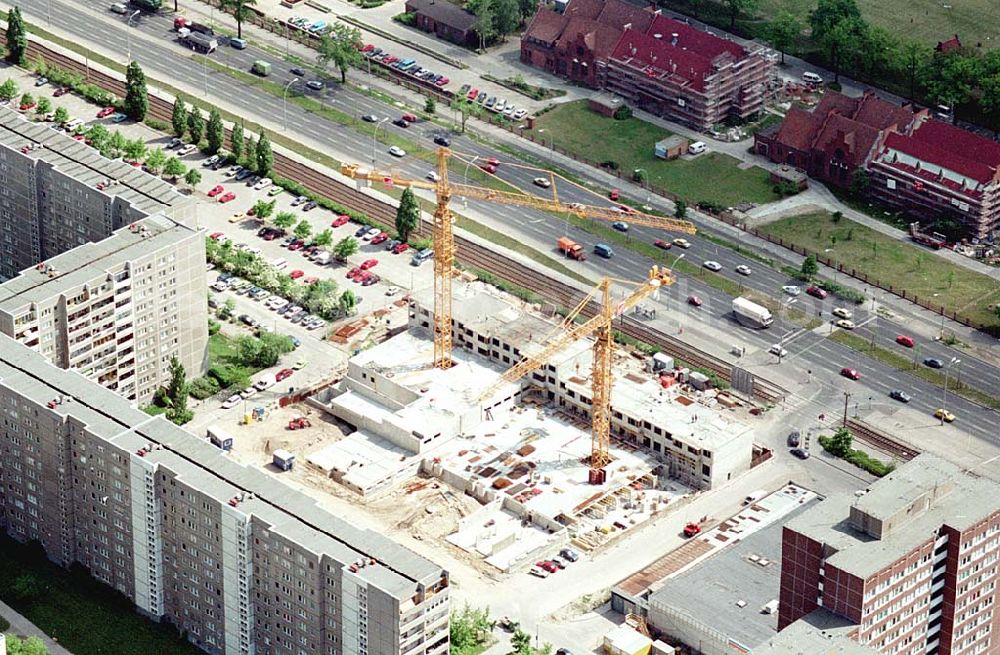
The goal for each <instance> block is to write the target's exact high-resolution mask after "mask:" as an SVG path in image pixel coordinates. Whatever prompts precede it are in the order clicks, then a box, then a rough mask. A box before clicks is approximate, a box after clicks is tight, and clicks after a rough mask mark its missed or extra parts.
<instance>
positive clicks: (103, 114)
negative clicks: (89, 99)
mask: <svg viewBox="0 0 1000 655" xmlns="http://www.w3.org/2000/svg"><path fill="white" fill-rule="evenodd" d="M113 113H115V108H114V107H105V108H104V109H102V110H101V111H99V112H97V117H98V118H107V117H108V116H110V115H111V114H113Z"/></svg>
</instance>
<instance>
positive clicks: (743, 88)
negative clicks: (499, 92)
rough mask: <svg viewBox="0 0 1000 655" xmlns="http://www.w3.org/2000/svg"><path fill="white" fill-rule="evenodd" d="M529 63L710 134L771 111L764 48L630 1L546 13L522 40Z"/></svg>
mask: <svg viewBox="0 0 1000 655" xmlns="http://www.w3.org/2000/svg"><path fill="white" fill-rule="evenodd" d="M521 61H522V62H524V63H526V64H530V65H532V66H535V67H537V68H541V69H544V70H546V71H548V72H550V73H552V74H554V75H559V76H560V77H565V78H567V79H569V80H572V81H574V82H579V83H581V84H586V85H587V86H590V87H593V88H601V89H606V90H608V91H611V92H613V93H615V94H617V95H619V96H621V97H623V98H625V99H626V100H627V101H628V102H629V103H630V104H631V105H633V106H636V107H640V108H642V109H645V110H647V111H649V112H652V113H654V114H657V115H660V116H663V117H664V118H668V119H670V120H676V121H679V122H682V123H685V124H687V125H690V126H691V127H694V128H695V129H699V130H703V131H707V130H708V129H710V128H711V127H712V126H713V125H715V124H717V123H720V122H722V121H724V120H727V119H737V120H743V119H747V118H750V117H752V116H754V115H755V114H757V113H759V112H760V111H761V110H763V108H764V96H765V91H766V89H767V82H768V80H769V79H770V77H771V75H772V69H773V63H772V62H771V60H770V59H768V58H767V57H766V56H765V50H764V48H763V47H761V46H759V45H757V44H754V43H752V42H750V43H746V44H742V45H741V44H740V43H737V42H736V41H733V40H730V39H729V38H723V37H719V36H715V35H714V34H711V33H709V32H705V31H702V30H699V29H697V28H694V27H692V26H691V25H689V24H687V23H685V22H682V21H679V20H676V19H673V18H667V17H664V16H662V15H660V12H659V11H654V10H652V9H649V8H645V7H638V6H636V5H633V4H630V3H628V2H624V1H623V0H571V1H570V2H569V4H568V5H567V7H566V9H565V11H563V12H558V11H553V10H551V9H547V8H542V9H539V11H538V12H537V13H536V14H535V17H534V18H533V19H532V21H531V24H530V25H529V26H528V29H527V30H526V31H525V33H524V36H523V37H522V39H521Z"/></svg>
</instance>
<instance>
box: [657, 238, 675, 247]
mask: <svg viewBox="0 0 1000 655" xmlns="http://www.w3.org/2000/svg"><path fill="white" fill-rule="evenodd" d="M653 245H654V246H656V247H657V248H662V249H664V250H670V249H671V248H673V246H674V244H672V243H670V242H669V241H664V240H663V239H657V240H656V241H654V242H653Z"/></svg>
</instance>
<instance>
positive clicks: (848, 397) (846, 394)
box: [844, 391, 852, 428]
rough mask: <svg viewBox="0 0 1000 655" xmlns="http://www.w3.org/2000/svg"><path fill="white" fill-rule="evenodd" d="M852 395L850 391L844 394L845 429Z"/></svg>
mask: <svg viewBox="0 0 1000 655" xmlns="http://www.w3.org/2000/svg"><path fill="white" fill-rule="evenodd" d="M851 395H852V394H851V392H850V391H845V392H844V427H845V428H846V427H847V403H848V402H850V400H851Z"/></svg>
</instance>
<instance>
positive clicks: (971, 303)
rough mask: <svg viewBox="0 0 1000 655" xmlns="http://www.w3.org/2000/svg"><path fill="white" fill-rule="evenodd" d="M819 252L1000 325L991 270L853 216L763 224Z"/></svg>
mask: <svg viewBox="0 0 1000 655" xmlns="http://www.w3.org/2000/svg"><path fill="white" fill-rule="evenodd" d="M760 230H761V231H762V232H766V233H768V234H771V235H773V236H777V237H781V238H782V239H784V240H785V241H790V242H792V243H795V244H796V245H799V246H802V247H804V248H808V249H810V250H812V251H814V252H819V253H823V254H824V255H825V256H827V257H829V258H830V259H832V260H834V261H836V262H839V263H841V264H843V265H844V268H845V269H856V270H858V271H865V272H867V273H868V274H869V276H871V277H877V278H878V279H879V280H880V282H881V284H882V285H883V286H886V285H892V286H893V287H894V288H897V289H900V288H901V289H906V290H907V294H908V295H916V296H917V297H919V298H921V299H924V300H927V301H929V302H931V303H933V304H940V305H944V306H945V307H946V308H947V309H948V311H955V312H957V313H958V314H960V315H962V316H965V317H966V318H968V319H969V320H971V321H973V322H974V323H976V324H977V325H978V324H983V325H986V326H993V327H996V326H1000V317H997V315H996V314H994V313H993V312H992V311H991V310H990V307H991V306H993V305H995V304H997V303H1000V285H998V284H997V281H996V280H994V279H993V278H991V277H988V276H986V275H981V274H979V273H973V272H970V271H968V270H967V269H964V268H961V267H959V266H957V265H955V264H952V263H950V262H948V261H946V260H944V259H942V258H940V257H938V256H937V255H936V254H934V253H933V252H932V251H930V250H926V249H924V248H919V247H917V246H914V245H910V244H909V243H905V242H902V241H897V240H896V239H893V238H891V237H889V236H886V235H884V234H882V233H881V232H876V231H875V230H872V229H871V228H868V227H865V226H864V225H860V224H858V223H855V222H854V221H851V220H849V219H846V218H844V219H841V220H840V221H839V222H837V223H834V221H833V217H832V215H831V214H830V213H829V212H815V213H810V214H803V215H801V216H789V217H787V218H782V219H780V220H777V221H775V222H773V223H768V224H766V225H762V226H761V227H760Z"/></svg>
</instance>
